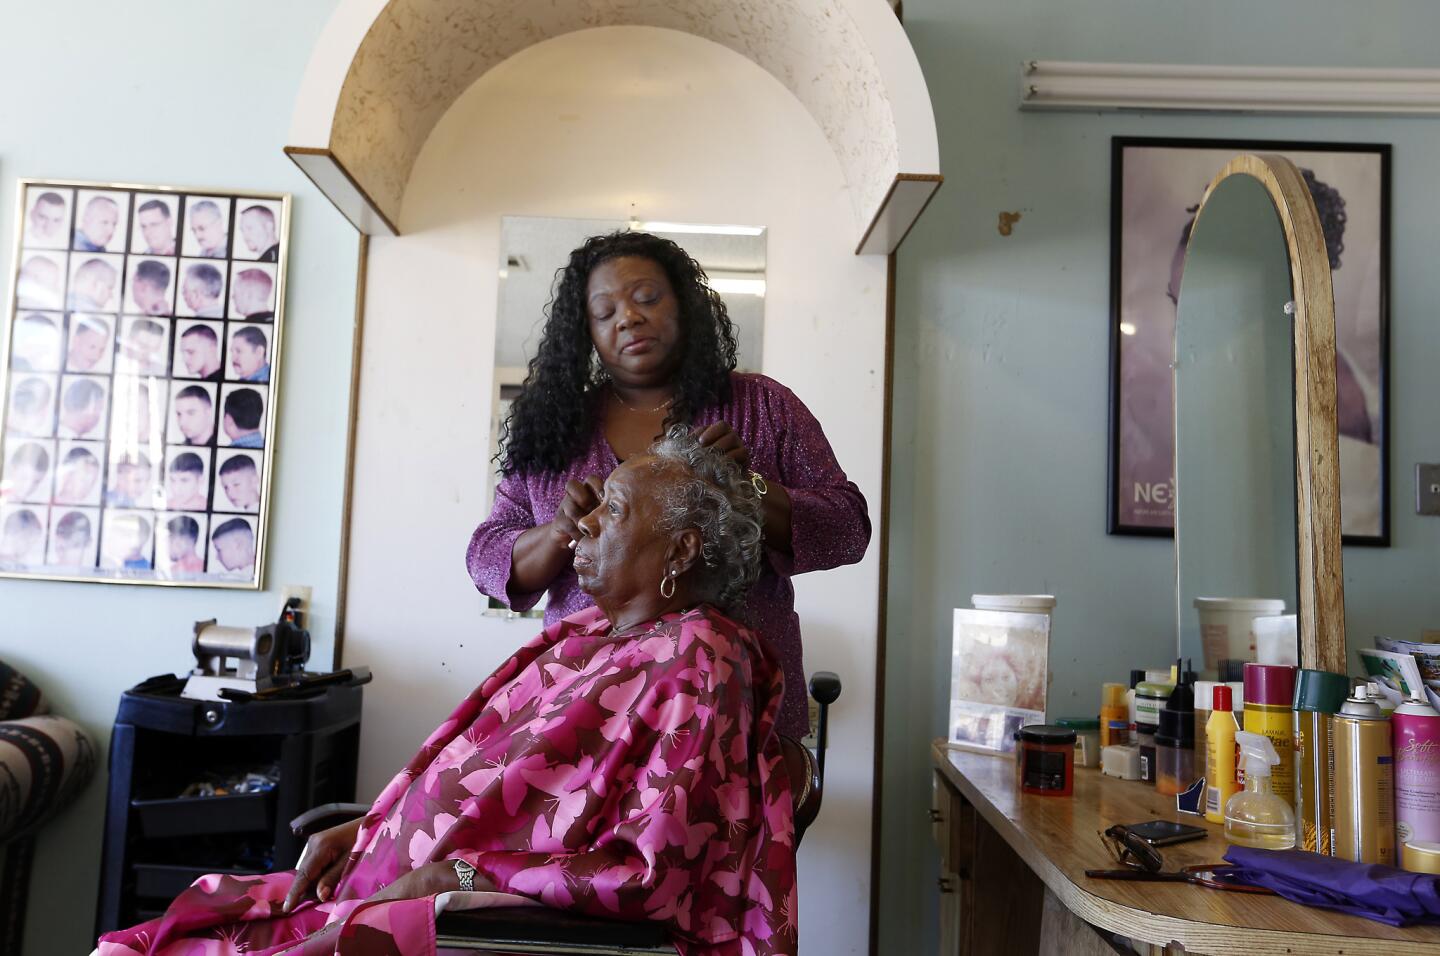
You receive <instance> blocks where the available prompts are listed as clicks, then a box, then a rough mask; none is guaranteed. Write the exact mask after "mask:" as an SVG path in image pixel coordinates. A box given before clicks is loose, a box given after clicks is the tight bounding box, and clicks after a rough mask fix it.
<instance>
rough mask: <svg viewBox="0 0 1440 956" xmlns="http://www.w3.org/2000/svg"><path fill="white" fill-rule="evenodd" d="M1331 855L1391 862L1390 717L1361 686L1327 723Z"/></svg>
mask: <svg viewBox="0 0 1440 956" xmlns="http://www.w3.org/2000/svg"><path fill="white" fill-rule="evenodd" d="M1332 734H1333V737H1334V747H1335V803H1334V807H1333V812H1334V814H1335V851H1334V852H1335V856H1336V857H1338V858H1340V859H1342V860H1353V861H1355V862H1357V863H1383V864H1385V865H1386V866H1394V865H1395V764H1394V759H1393V756H1392V753H1391V749H1390V721H1388V720H1386V719H1385V714H1384V713H1383V712H1382V711H1381V710H1380V708H1379V707H1378V706H1377V705H1376V704H1375V703H1374V702H1373V701H1371V700H1370V698H1369V695H1368V693H1367V691H1366V689H1365V687H1364V686H1363V685H1362V686H1360V687H1357V688H1355V694H1354V696H1352V697H1351V698H1350V699H1349V700H1347V701H1345V704H1344V705H1343V706H1342V707H1341V708H1340V712H1339V713H1338V714H1336V715H1335V720H1334V723H1333V724H1332Z"/></svg>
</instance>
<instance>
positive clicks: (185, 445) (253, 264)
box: [0, 179, 290, 589]
mask: <svg viewBox="0 0 1440 956" xmlns="http://www.w3.org/2000/svg"><path fill="white" fill-rule="evenodd" d="M16 209H17V214H18V217H19V222H17V223H16V226H15V261H14V264H13V266H12V271H11V284H10V288H11V290H12V292H11V296H10V300H9V302H8V311H7V318H6V323H5V333H4V338H3V344H0V357H3V362H0V408H3V417H0V423H3V427H0V577H23V578H52V579H58V580H66V581H97V582H109V583H114V582H123V583H127V584H160V585H169V586H189V587H224V588H251V589H255V588H259V587H261V586H262V568H263V566H264V555H265V539H266V526H267V523H268V521H267V519H268V515H269V504H270V490H271V488H272V486H273V482H272V469H273V466H274V440H273V439H274V435H275V401H276V385H277V383H278V381H279V369H280V342H281V327H282V324H283V314H284V302H285V256H286V249H287V245H288V233H289V226H290V197H289V196H288V195H283V194H257V193H238V192H234V191H229V190H214V189H207V190H187V189H179V188H174V187H168V186H128V185H112V184H101V183H84V182H61V181H50V180H34V179H28V180H21V181H20V185H19V197H18V199H17V202H16Z"/></svg>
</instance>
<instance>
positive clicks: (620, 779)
mask: <svg viewBox="0 0 1440 956" xmlns="http://www.w3.org/2000/svg"><path fill="white" fill-rule="evenodd" d="M610 630H611V629H610V624H609V622H608V621H607V620H606V619H605V618H604V616H603V615H602V614H601V612H600V611H599V610H598V609H595V608H590V609H586V610H583V611H580V612H579V613H577V614H574V615H572V616H571V617H568V618H566V619H564V620H561V621H559V622H557V623H555V624H552V625H551V626H549V627H547V628H545V630H544V631H543V632H542V633H541V634H540V636H539V637H537V638H536V639H535V640H533V641H531V642H530V643H529V644H527V645H526V646H525V647H523V648H521V649H520V650H519V651H517V652H516V653H515V654H514V655H513V656H512V657H511V658H510V659H509V660H507V661H506V662H505V663H504V664H502V665H501V666H500V668H499V669H498V670H496V671H495V673H494V674H492V675H490V677H489V678H487V679H486V680H485V682H484V683H482V684H481V685H480V687H479V688H478V689H477V690H475V691H474V692H473V693H472V694H471V695H470V696H469V697H467V698H466V699H465V700H464V701H463V702H462V703H461V704H460V706H459V707H458V708H456V710H455V712H454V713H453V714H451V715H450V716H449V718H447V719H446V720H445V722H444V723H442V724H441V725H440V726H439V727H438V728H437V729H436V730H435V732H434V733H432V734H431V735H430V738H429V739H428V740H426V741H425V745H424V746H423V747H421V749H420V752H419V753H418V754H416V755H415V757H414V759H412V760H411V761H410V763H409V764H408V765H407V766H406V767H405V769H404V770H402V771H401V772H400V773H399V774H398V775H397V776H396V777H395V778H394V779H393V780H392V781H391V782H390V784H389V785H388V786H387V787H386V788H385V790H384V792H382V793H381V794H380V796H379V798H378V799H377V800H376V801H375V803H374V805H373V806H372V807H371V808H370V811H369V813H368V814H367V815H366V817H365V820H364V823H363V824H362V826H361V828H360V832H359V835H358V837H357V838H356V842H355V848H354V850H353V851H352V852H351V855H350V860H349V862H348V863H347V865H346V868H345V871H344V873H343V875H342V877H341V879H340V882H339V885H338V886H337V888H336V892H335V895H334V898H333V899H332V900H330V901H329V902H326V903H316V902H315V901H314V900H313V899H312V900H310V901H309V902H307V903H304V904H302V905H301V906H299V907H297V908H296V909H295V911H294V912H292V913H290V914H282V913H281V912H280V907H281V904H282V902H283V900H284V898H285V894H286V892H287V891H288V889H289V887H290V883H291V880H292V878H293V875H294V874H293V871H287V872H284V873H273V874H267V875H264V876H257V877H231V876H214V875H212V876H206V877H202V878H201V879H199V880H197V881H196V882H195V883H194V884H193V885H192V886H191V887H190V888H189V889H188V890H186V891H185V892H184V893H182V894H181V895H180V896H179V897H177V898H176V899H175V901H174V902H173V903H172V904H171V905H170V907H169V908H168V909H167V910H166V912H165V914H164V915H163V916H162V917H159V918H157V919H153V920H150V921H149V922H147V923H142V924H141V925H139V926H135V927H132V928H130V929H125V930H120V931H118V932H114V933H109V934H107V935H106V936H104V937H102V939H101V942H100V947H99V950H98V952H99V954H100V956H134V954H137V953H144V954H151V956H216V954H239V953H244V954H246V956H271V954H280V953H287V954H296V956H313V954H319V953H334V954H342V956H380V954H398V956H431V954H433V953H435V912H436V907H437V905H438V906H442V907H446V908H456V909H458V908H472V907H477V906H485V905H514V904H516V903H517V902H536V903H540V904H543V905H546V906H552V907H558V908H563V909H568V910H573V911H576V912H580V913H586V914H590V915H596V916H609V917H617V918H622V919H629V920H655V921H660V922H662V923H664V924H665V925H666V926H667V927H669V929H670V930H671V932H672V935H673V936H674V937H675V939H676V951H677V952H678V953H680V954H681V956H794V954H795V953H796V945H797V944H796V921H797V913H796V898H795V841H794V825H793V818H792V806H791V796H790V786H789V781H788V779H787V777H786V775H785V769H784V761H783V758H782V756H781V752H780V744H779V738H778V737H777V736H776V735H775V734H774V732H773V731H774V729H775V718H776V714H777V713H778V711H779V707H780V700H781V694H782V687H781V677H780V670H779V666H778V662H777V661H776V658H775V656H774V653H773V651H772V650H771V649H770V648H769V646H768V645H767V644H766V643H765V642H764V641H763V640H761V639H759V638H757V637H756V635H755V634H754V633H753V632H751V631H749V630H748V629H746V628H744V627H742V626H741V625H739V624H737V623H735V622H734V621H732V620H730V619H729V618H727V617H725V616H724V615H723V614H721V613H720V612H719V611H717V610H715V609H714V608H712V607H710V606H708V605H700V606H699V607H696V608H692V609H690V610H688V611H683V612H675V613H672V614H668V615H665V616H663V617H661V618H659V619H657V620H656V621H654V622H652V623H650V624H646V625H641V626H640V627H638V628H634V629H631V630H630V631H627V632H625V633H623V634H620V635H612V634H611V633H610ZM453 859H464V860H467V861H469V862H470V863H471V864H472V865H474V866H475V868H476V869H477V870H478V871H479V872H481V873H483V874H484V875H485V876H486V877H488V878H489V879H490V881H491V882H492V883H493V884H494V885H495V886H496V887H497V888H498V889H499V890H501V891H503V892H502V893H498V894H497V893H478V892H477V893H461V892H455V893H449V894H442V895H441V896H439V897H426V898H422V899H414V900H393V901H385V902H377V903H366V902H365V900H366V899H367V898H368V897H369V896H371V895H372V894H374V893H375V892H376V891H377V890H379V889H380V888H382V887H384V886H386V885H387V884H389V883H390V882H392V881H394V880H395V879H397V878H398V877H399V876H400V875H402V874H404V873H406V872H408V871H409V870H411V869H412V868H415V867H418V866H421V865H423V864H426V863H432V862H436V861H443V860H453ZM516 897H523V898H524V899H523V900H517V899H516ZM317 931H322V932H320V933H319V934H317Z"/></svg>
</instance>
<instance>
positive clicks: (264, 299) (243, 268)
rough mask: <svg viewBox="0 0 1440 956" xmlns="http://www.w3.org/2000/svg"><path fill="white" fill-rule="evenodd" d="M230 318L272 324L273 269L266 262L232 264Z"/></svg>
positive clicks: (273, 307)
mask: <svg viewBox="0 0 1440 956" xmlns="http://www.w3.org/2000/svg"><path fill="white" fill-rule="evenodd" d="M230 318H232V319H243V320H244V321H246V322H273V321H275V267H274V266H272V265H270V264H269V263H265V262H235V263H232V264H231V267H230Z"/></svg>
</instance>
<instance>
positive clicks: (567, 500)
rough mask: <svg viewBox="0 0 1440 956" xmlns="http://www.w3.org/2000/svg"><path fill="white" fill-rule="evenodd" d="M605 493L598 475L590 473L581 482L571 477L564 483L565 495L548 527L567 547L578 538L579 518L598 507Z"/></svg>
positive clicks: (573, 543) (603, 484)
mask: <svg viewBox="0 0 1440 956" xmlns="http://www.w3.org/2000/svg"><path fill="white" fill-rule="evenodd" d="M604 493H605V483H604V482H603V481H601V480H600V477H599V476H598V475H591V476H590V477H588V478H586V479H585V480H584V481H583V482H579V481H576V480H575V479H574V478H571V479H570V480H569V481H567V482H566V483H565V497H564V498H562V499H561V500H560V506H559V507H558V508H556V509H555V517H554V518H551V519H550V529H551V531H552V532H553V533H554V534H555V536H556V537H557V539H559V540H560V541H561V542H562V543H563V544H564V545H565V547H566V548H567V549H569V548H572V547H574V545H575V542H576V541H579V540H580V519H581V518H583V517H585V516H586V515H588V514H589V513H590V512H592V511H594V510H595V509H596V508H598V507H600V496H601V495H603V494H604Z"/></svg>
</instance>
